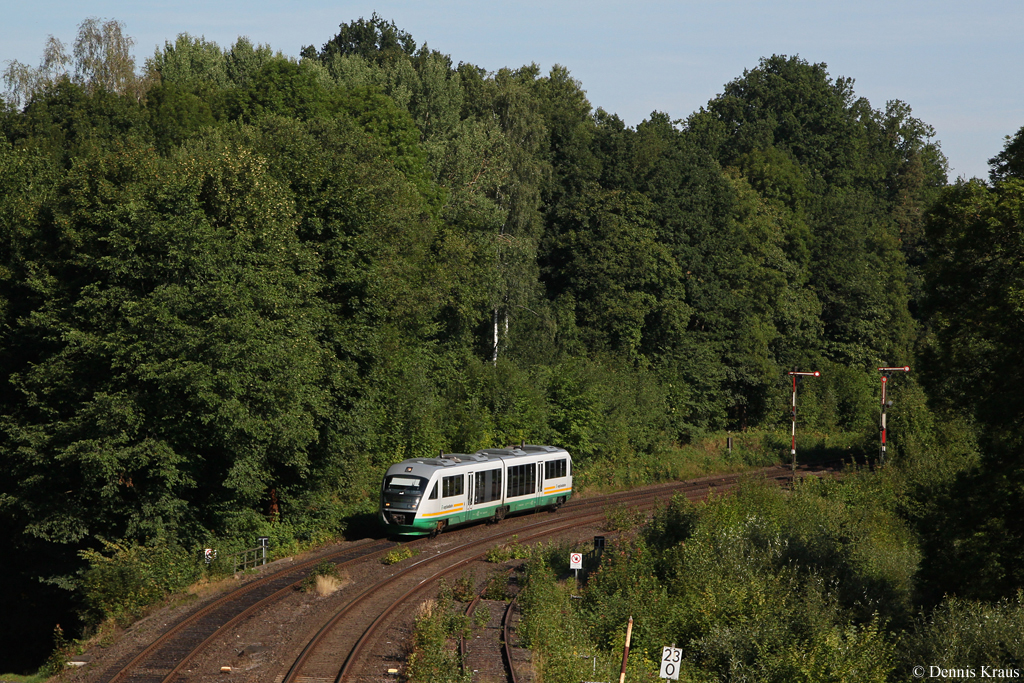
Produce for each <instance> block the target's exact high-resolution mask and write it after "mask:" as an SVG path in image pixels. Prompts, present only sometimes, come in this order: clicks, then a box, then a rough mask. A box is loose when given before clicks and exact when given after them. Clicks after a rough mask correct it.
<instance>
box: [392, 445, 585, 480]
mask: <svg viewBox="0 0 1024 683" xmlns="http://www.w3.org/2000/svg"><path fill="white" fill-rule="evenodd" d="M545 453H551V454H561V453H565V454H566V455H568V452H567V451H566V450H565V449H564V448H558V447H557V446H537V445H533V444H524V445H522V446H512V447H509V448H484V449H482V450H479V451H477V452H476V453H468V454H467V453H445V454H444V455H441V456H440V457H437V458H408V459H406V460H403V461H402V462H397V463H395V464H394V465H392V466H391V467H389V468H388V474H398V473H400V472H409V473H411V474H416V475H420V476H427V477H429V476H430V474H429V473H430V472H431V471H432V470H434V469H436V468H447V467H453V468H457V467H460V466H462V467H467V466H470V465H474V464H477V463H486V462H497V461H501V460H508V459H515V458H523V457H527V456H531V455H542V454H545Z"/></svg>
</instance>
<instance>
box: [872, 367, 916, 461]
mask: <svg viewBox="0 0 1024 683" xmlns="http://www.w3.org/2000/svg"><path fill="white" fill-rule="evenodd" d="M878 371H879V372H880V373H882V418H881V422H880V425H881V428H880V429H881V434H882V448H881V450H880V451H879V453H878V464H879V466H881V465H884V464H885V437H886V424H885V408H886V401H885V390H886V385H888V383H889V377H890V376H891V375H892V373H894V372H910V366H909V365H904V366H903V367H901V368H878ZM890 403H891V401H890Z"/></svg>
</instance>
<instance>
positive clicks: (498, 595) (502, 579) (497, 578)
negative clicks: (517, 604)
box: [483, 570, 511, 601]
mask: <svg viewBox="0 0 1024 683" xmlns="http://www.w3.org/2000/svg"><path fill="white" fill-rule="evenodd" d="M508 579H509V575H508V572H506V571H504V570H499V571H496V572H493V573H492V574H491V575H490V576H488V577H487V584H486V585H485V587H484V592H483V598H484V600H503V601H507V600H508V599H509V598H510V597H511V596H510V595H509V590H508Z"/></svg>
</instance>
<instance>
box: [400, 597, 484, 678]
mask: <svg viewBox="0 0 1024 683" xmlns="http://www.w3.org/2000/svg"><path fill="white" fill-rule="evenodd" d="M467 626H468V620H467V619H466V617H465V615H463V614H460V613H458V612H456V611H455V605H454V602H453V600H452V589H451V587H450V586H448V584H447V582H445V581H444V580H442V581H441V586H440V587H439V588H438V595H437V600H436V601H427V602H425V603H424V604H423V606H422V607H421V610H420V614H419V616H417V617H416V626H415V629H414V633H413V652H412V654H411V655H409V660H408V668H407V669H406V677H407V679H408V681H409V683H469V682H470V681H472V678H473V675H472V672H469V671H463V669H462V662H461V661H460V659H459V653H458V649H457V648H456V647H454V644H453V643H451V642H449V641H450V639H452V638H454V637H456V636H458V635H459V634H461V633H463V632H464V631H465V630H466V628H467Z"/></svg>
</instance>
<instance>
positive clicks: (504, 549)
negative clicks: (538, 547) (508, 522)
mask: <svg viewBox="0 0 1024 683" xmlns="http://www.w3.org/2000/svg"><path fill="white" fill-rule="evenodd" d="M529 556H530V549H529V548H528V547H526V546H525V545H522V544H521V543H520V542H519V537H518V536H517V535H515V534H513V535H512V540H511V541H509V542H508V543H502V544H501V545H496V546H494V547H493V548H491V549H490V550H488V551H487V555H486V557H485V559H486V560H487V561H488V562H495V563H497V562H508V561H509V560H520V559H523V558H527V557H529Z"/></svg>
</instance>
